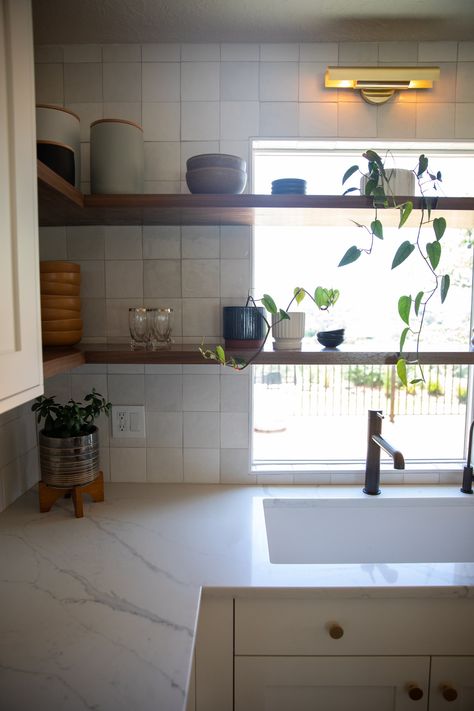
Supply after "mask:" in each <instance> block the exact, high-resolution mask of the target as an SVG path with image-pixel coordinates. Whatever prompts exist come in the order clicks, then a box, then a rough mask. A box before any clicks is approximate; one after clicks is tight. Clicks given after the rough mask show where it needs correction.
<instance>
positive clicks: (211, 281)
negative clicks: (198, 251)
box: [181, 259, 219, 298]
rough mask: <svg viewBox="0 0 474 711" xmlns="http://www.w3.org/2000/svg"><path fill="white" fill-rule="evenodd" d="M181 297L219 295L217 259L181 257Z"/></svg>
mask: <svg viewBox="0 0 474 711" xmlns="http://www.w3.org/2000/svg"><path fill="white" fill-rule="evenodd" d="M181 270H182V294H183V298H186V297H190V296H194V297H201V298H202V297H210V296H219V260H218V259H183V261H182V263H181Z"/></svg>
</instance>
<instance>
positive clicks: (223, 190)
mask: <svg viewBox="0 0 474 711" xmlns="http://www.w3.org/2000/svg"><path fill="white" fill-rule="evenodd" d="M246 182H247V173H245V172H244V171H243V170H235V168H196V169H193V170H188V172H187V173H186V183H187V184H188V188H189V189H190V191H191V192H192V193H197V194H199V193H204V194H228V195H238V194H239V193H241V192H242V191H243V189H244V188H245V184H246Z"/></svg>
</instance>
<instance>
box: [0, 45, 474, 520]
mask: <svg viewBox="0 0 474 711" xmlns="http://www.w3.org/2000/svg"><path fill="white" fill-rule="evenodd" d="M36 61H37V64H36V79H37V81H36V86H37V96H36V99H37V101H38V102H44V103H52V104H59V105H64V106H66V107H68V108H70V109H71V110H73V111H75V112H76V113H78V114H79V116H80V117H81V132H82V167H83V175H82V188H83V190H84V191H86V192H87V191H88V190H89V125H90V123H91V122H92V121H94V120H95V119H98V118H104V117H117V118H126V119H130V120H132V121H136V122H137V123H140V124H141V125H142V126H143V128H144V137H145V155H146V168H145V170H146V175H145V178H146V190H147V192H150V193H166V192H168V193H173V192H180V191H187V188H186V184H185V181H184V178H185V172H186V159H187V158H188V157H189V156H191V155H194V154H197V153H203V152H215V151H219V152H222V153H233V154H237V155H240V156H242V157H244V158H246V159H247V160H249V158H250V156H249V145H250V144H249V138H251V137H290V138H295V137H296V138H297V137H301V138H364V139H365V138H366V139H369V140H370V139H373V138H379V139H380V138H388V139H394V140H396V139H416V138H424V139H444V140H449V139H472V138H474V122H473V120H472V117H473V115H474V82H473V81H472V76H473V74H474V42H459V43H457V42H420V43H416V42H403V41H402V42H384V43H372V42H359V43H353V42H345V43H340V44H337V43H318V44H264V45H258V44H221V45H219V44H183V45H179V44H149V45H142V46H140V45H133V44H132V45H103V46H99V45H67V46H40V47H37V48H36ZM417 62H420V63H430V64H437V65H439V66H440V67H441V79H440V81H438V82H436V83H435V86H434V88H433V89H432V90H428V91H422V92H418V93H416V92H414V93H410V94H408V93H406V94H404V93H403V92H401V93H400V94H399V95H397V96H396V97H395V98H394V99H393V100H391V101H390V102H389V103H387V104H385V105H383V106H379V107H376V106H369V105H368V104H366V103H364V101H362V100H361V98H360V96H359V94H357V93H354V92H349V91H329V90H325V89H324V86H323V76H324V71H325V69H326V65H327V64H337V63H340V64H349V63H356V64H365V63H367V64H377V63H379V64H390V63H393V64H416V63H417ZM40 242H41V245H40V246H41V258H42V259H70V260H73V261H77V262H78V263H80V265H81V271H82V277H83V289H82V297H83V317H84V323H85V330H84V336H85V338H86V339H87V340H89V341H95V342H101V341H104V340H109V341H120V340H124V339H125V338H126V337H127V335H128V329H127V309H128V307H129V306H136V305H141V304H143V303H144V304H145V305H149V306H167V307H172V308H174V310H175V314H176V324H175V329H174V336H175V339H176V341H178V342H180V341H181V342H185V343H192V342H197V341H199V340H200V339H201V338H202V337H205V338H207V339H216V338H218V337H219V336H220V333H221V322H220V314H221V310H222V306H223V305H228V304H229V305H232V304H235V303H241V302H242V299H243V298H244V297H245V296H246V294H247V290H248V287H249V285H250V278H251V276H250V275H251V259H250V250H251V232H250V229H249V228H245V227H243V228H241V227H221V228H219V227H182V228H179V227H152V226H151V227H143V228H142V227H138V226H137V227H133V226H132V227H68V228H62V227H58V228H43V229H42V230H41V234H40ZM92 385H95V387H96V388H97V390H99V391H100V392H102V393H103V394H104V395H106V396H107V397H109V398H110V399H111V400H112V401H113V402H115V403H116V404H127V403H130V404H141V403H144V404H145V407H146V427H147V437H146V439H145V440H136V441H130V440H126V445H124V440H118V441H114V440H112V439H110V437H109V427H108V423H106V424H103V425H102V426H101V435H102V439H101V442H102V461H103V466H104V469H105V471H106V476H107V477H110V478H111V479H112V480H115V481H123V480H133V481H206V482H208V481H212V482H217V481H221V482H243V481H245V482H251V481H252V477H249V476H248V475H247V467H248V426H249V425H248V420H249V414H248V395H249V378H248V377H247V376H246V375H245V374H242V373H240V374H235V373H232V372H231V371H229V370H227V369H226V370H224V369H222V370H216V369H215V368H214V367H213V366H208V365H203V366H195V367H192V368H188V367H185V366H173V367H171V368H170V367H168V366H161V367H157V366H147V367H145V368H144V369H140V368H135V367H131V366H130V367H125V366H123V367H121V366H108V367H107V368H104V367H103V366H86V367H84V368H82V369H80V370H79V371H75V372H73V373H71V374H68V375H62V376H57V377H56V378H51V379H50V380H49V381H47V383H46V389H47V392H48V393H55V394H57V395H58V397H59V398H60V399H62V398H66V399H67V398H68V397H70V396H71V395H72V396H73V397H76V398H80V397H82V395H83V394H84V393H85V392H86V391H87V390H88V389H90V387H92ZM25 433H28V434H27V436H25ZM32 433H34V424H33V419H32V416H31V414H30V413H29V412H28V407H27V406H25V407H24V408H20V409H19V410H16V411H14V412H12V413H7V415H4V416H2V419H1V421H0V438H1V440H2V447H1V448H0V451H1V452H2V457H3V458H2V460H1V461H0V467H1V468H0V509H1V508H3V507H4V506H5V505H8V503H10V502H11V501H12V500H14V498H16V496H18V495H19V494H20V493H22V491H24V490H25V489H26V488H27V487H28V486H29V485H31V484H32V483H33V482H34V481H35V480H36V478H37V472H38V469H37V464H36V450H35V448H34V441H33V439H31V437H32ZM4 442H5V443H8V446H7V444H5V446H3V443H4ZM290 479H291V480H293V477H290ZM284 481H285V482H287V481H288V477H285V480H284Z"/></svg>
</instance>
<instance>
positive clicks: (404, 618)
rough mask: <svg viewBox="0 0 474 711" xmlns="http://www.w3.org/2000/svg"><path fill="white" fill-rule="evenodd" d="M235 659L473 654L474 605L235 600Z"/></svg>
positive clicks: (406, 601) (452, 602) (463, 601)
mask: <svg viewBox="0 0 474 711" xmlns="http://www.w3.org/2000/svg"><path fill="white" fill-rule="evenodd" d="M235 653H236V654H254V655H258V654H290V655H291V654H326V655H328V654H473V653H474V600H468V599H460V600H453V599H451V600H447V599H428V600H427V599H413V598H411V599H398V600H394V599H386V598H385V599H384V598H372V599H360V598H350V599H348V598H344V599H343V598H340V599H337V598H333V599H308V598H301V599H298V598H293V599H277V598H261V599H253V600H250V599H236V601H235Z"/></svg>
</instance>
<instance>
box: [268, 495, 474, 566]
mask: <svg viewBox="0 0 474 711" xmlns="http://www.w3.org/2000/svg"><path fill="white" fill-rule="evenodd" d="M473 499H474V497H465V498H463V497H462V495H461V494H460V495H459V498H458V497H452V498H451V497H450V498H441V499H438V498H436V499H434V498H416V499H414V498H410V499H404V498H387V499H379V498H377V499H365V498H364V499H355V500H354V499H351V500H349V499H263V507H264V514H265V526H266V531H267V540H268V550H269V554H270V562H271V563H325V564H327V563H447V562H451V563H457V562H463V563H464V562H474V501H473Z"/></svg>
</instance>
